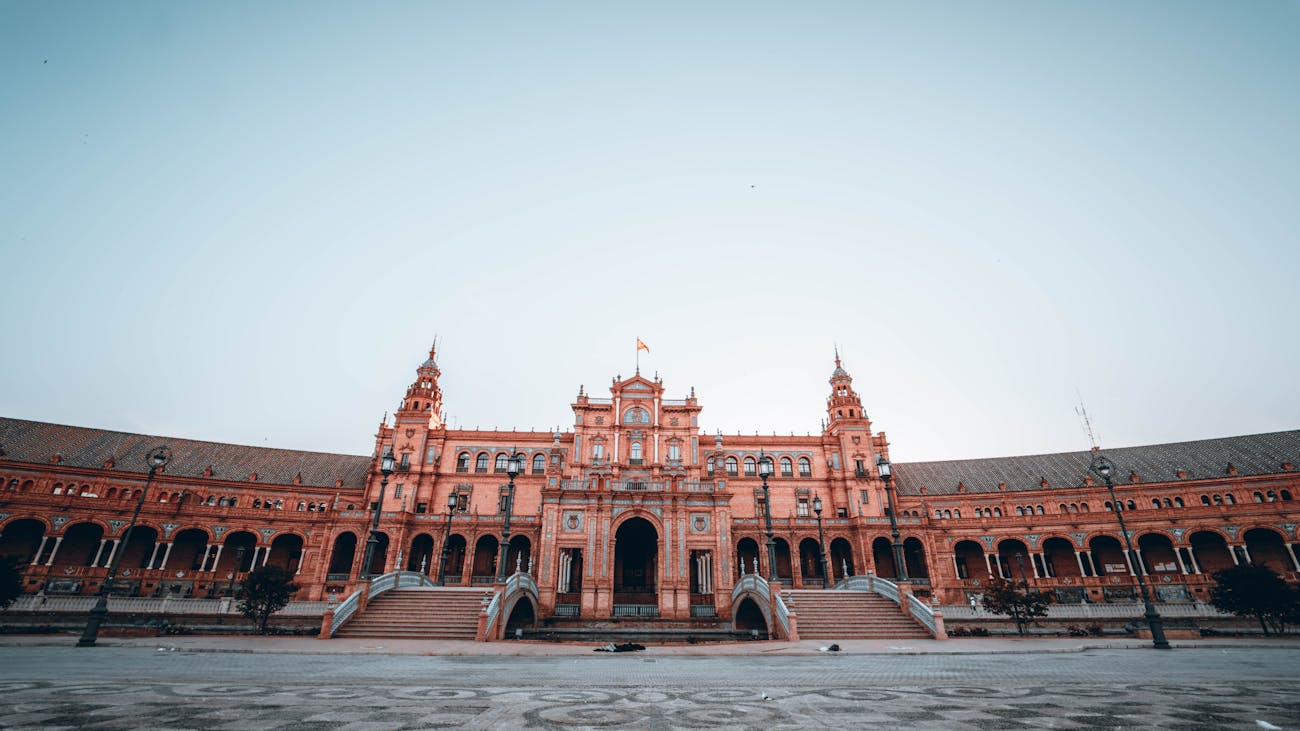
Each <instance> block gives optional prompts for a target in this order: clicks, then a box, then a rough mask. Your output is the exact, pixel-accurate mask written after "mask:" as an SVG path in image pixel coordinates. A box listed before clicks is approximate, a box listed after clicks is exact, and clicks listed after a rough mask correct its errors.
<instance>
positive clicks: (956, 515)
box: [952, 508, 961, 518]
mask: <svg viewBox="0 0 1300 731" xmlns="http://www.w3.org/2000/svg"><path fill="white" fill-rule="evenodd" d="M952 516H953V517H954V518H960V517H961V508H958V509H956V510H954V511H952Z"/></svg>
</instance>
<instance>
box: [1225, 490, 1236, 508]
mask: <svg viewBox="0 0 1300 731" xmlns="http://www.w3.org/2000/svg"><path fill="white" fill-rule="evenodd" d="M1223 499H1224V500H1226V501H1228V504H1229V505H1236V504H1237V498H1235V497H1233V496H1232V493H1230V492H1229V493H1224V495H1223Z"/></svg>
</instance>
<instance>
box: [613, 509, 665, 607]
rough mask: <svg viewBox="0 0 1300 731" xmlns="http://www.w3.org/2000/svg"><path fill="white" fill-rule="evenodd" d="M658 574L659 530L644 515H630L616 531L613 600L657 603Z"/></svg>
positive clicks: (632, 602) (616, 602)
mask: <svg viewBox="0 0 1300 731" xmlns="http://www.w3.org/2000/svg"><path fill="white" fill-rule="evenodd" d="M658 574H659V532H658V531H656V530H655V527H654V525H652V524H651V523H650V521H648V520H646V519H645V518H629V519H628V520H626V521H625V522H624V523H623V524H622V525H620V526H619V527H618V531H617V532H615V533H614V604H616V605H618V604H635V605H656V606H657V605H658V603H659V600H658V597H657V596H656V594H655V587H656V581H657V579H658ZM615 611H616V612H617V610H615Z"/></svg>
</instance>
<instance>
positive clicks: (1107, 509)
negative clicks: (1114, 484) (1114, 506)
mask: <svg viewBox="0 0 1300 731" xmlns="http://www.w3.org/2000/svg"><path fill="white" fill-rule="evenodd" d="M1104 509H1105V510H1106V512H1108V513H1109V512H1110V510H1111V505H1110V501H1109V500H1107V501H1106V504H1105V506H1104Z"/></svg>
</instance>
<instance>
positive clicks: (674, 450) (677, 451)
mask: <svg viewBox="0 0 1300 731" xmlns="http://www.w3.org/2000/svg"><path fill="white" fill-rule="evenodd" d="M668 459H670V460H672V461H674V462H679V461H681V459H682V445H680V444H677V443H671V444H669V445H668Z"/></svg>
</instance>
